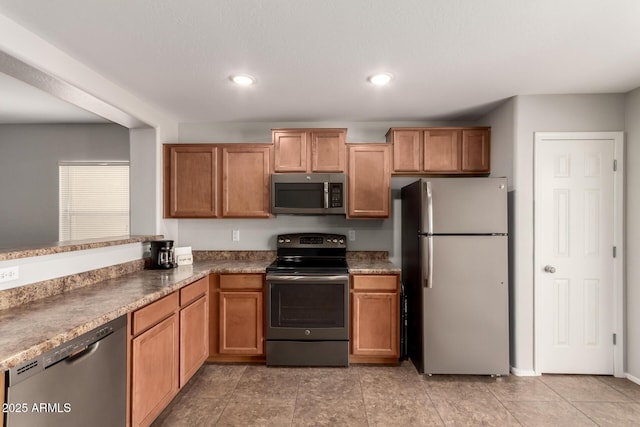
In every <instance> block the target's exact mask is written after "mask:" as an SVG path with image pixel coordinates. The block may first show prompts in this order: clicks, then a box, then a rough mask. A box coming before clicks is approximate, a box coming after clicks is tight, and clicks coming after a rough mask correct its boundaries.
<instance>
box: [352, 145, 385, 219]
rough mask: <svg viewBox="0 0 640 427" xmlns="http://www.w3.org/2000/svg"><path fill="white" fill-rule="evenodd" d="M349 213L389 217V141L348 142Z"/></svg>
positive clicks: (357, 216)
mask: <svg viewBox="0 0 640 427" xmlns="http://www.w3.org/2000/svg"><path fill="white" fill-rule="evenodd" d="M348 147H349V171H348V187H349V188H348V190H349V193H348V194H349V197H348V198H349V206H348V215H349V217H351V218H388V217H389V212H390V210H389V206H390V203H391V202H390V200H391V170H390V164H389V163H390V147H389V145H388V144H348Z"/></svg>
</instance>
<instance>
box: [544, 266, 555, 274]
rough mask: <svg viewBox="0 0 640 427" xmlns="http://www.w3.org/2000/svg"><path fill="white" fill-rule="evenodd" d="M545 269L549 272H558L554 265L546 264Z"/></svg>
mask: <svg viewBox="0 0 640 427" xmlns="http://www.w3.org/2000/svg"><path fill="white" fill-rule="evenodd" d="M544 271H546V272H547V273H552V274H553V273H555V272H556V268H555V267H554V266H552V265H545V266H544Z"/></svg>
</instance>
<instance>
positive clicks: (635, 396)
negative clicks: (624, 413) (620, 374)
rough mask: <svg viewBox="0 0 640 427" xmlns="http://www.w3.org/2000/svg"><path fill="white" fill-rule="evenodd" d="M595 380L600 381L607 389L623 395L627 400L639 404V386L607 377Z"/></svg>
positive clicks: (621, 379)
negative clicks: (609, 388) (611, 388)
mask: <svg viewBox="0 0 640 427" xmlns="http://www.w3.org/2000/svg"><path fill="white" fill-rule="evenodd" d="M595 378H596V379H597V380H598V381H602V382H603V383H605V384H606V385H608V386H609V387H613V388H614V389H615V390H617V391H619V392H620V393H622V394H624V395H625V396H627V397H628V398H629V399H631V400H634V401H636V402H640V384H636V383H634V382H632V381H629V380H628V379H626V378H615V377H607V376H600V377H595Z"/></svg>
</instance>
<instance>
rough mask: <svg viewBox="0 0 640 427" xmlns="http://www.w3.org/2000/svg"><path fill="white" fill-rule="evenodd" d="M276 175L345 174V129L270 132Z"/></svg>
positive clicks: (276, 130) (277, 130)
mask: <svg viewBox="0 0 640 427" xmlns="http://www.w3.org/2000/svg"><path fill="white" fill-rule="evenodd" d="M271 134H272V138H273V145H274V149H275V164H274V171H275V172H299V173H304V172H306V173H311V172H344V169H345V160H344V157H345V148H344V147H345V141H346V135H347V130H346V129H272V130H271Z"/></svg>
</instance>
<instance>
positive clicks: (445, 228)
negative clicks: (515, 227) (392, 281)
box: [402, 178, 509, 375]
mask: <svg viewBox="0 0 640 427" xmlns="http://www.w3.org/2000/svg"><path fill="white" fill-rule="evenodd" d="M507 270H508V253H507V181H506V179H505V178H424V179H421V180H419V181H416V182H414V183H413V184H410V185H407V186H406V187H403V188H402V280H403V282H404V286H405V289H406V292H407V299H408V313H407V320H408V338H407V340H408V353H409V357H410V358H411V360H412V361H413V363H414V364H415V366H416V367H417V368H418V370H419V371H420V372H421V373H425V374H473V375H506V374H508V373H509V302H508V277H507Z"/></svg>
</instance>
